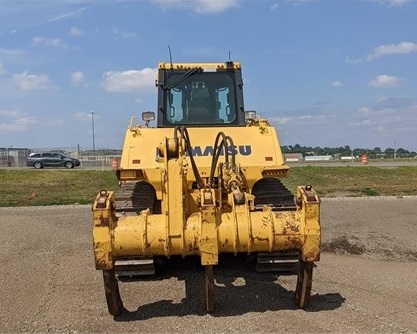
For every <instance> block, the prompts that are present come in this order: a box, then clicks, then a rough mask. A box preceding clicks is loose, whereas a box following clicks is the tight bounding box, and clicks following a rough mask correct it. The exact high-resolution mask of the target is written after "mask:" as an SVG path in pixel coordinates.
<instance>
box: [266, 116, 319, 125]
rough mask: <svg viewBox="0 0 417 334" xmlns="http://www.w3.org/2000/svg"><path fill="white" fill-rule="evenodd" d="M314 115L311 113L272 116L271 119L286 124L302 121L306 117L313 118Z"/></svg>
mask: <svg viewBox="0 0 417 334" xmlns="http://www.w3.org/2000/svg"><path fill="white" fill-rule="evenodd" d="M312 118H313V116H311V115H301V116H297V117H285V116H284V117H272V118H271V120H272V122H273V123H276V124H286V123H298V122H300V121H304V120H306V119H312Z"/></svg>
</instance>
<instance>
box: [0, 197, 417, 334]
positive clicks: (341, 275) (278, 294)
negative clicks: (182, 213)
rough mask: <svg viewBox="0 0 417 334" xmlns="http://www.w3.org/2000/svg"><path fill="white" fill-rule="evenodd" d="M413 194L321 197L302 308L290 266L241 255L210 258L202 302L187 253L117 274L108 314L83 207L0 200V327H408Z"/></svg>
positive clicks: (415, 302) (416, 249)
mask: <svg viewBox="0 0 417 334" xmlns="http://www.w3.org/2000/svg"><path fill="white" fill-rule="evenodd" d="M416 213H417V198H415V197H405V198H360V199H359V198H336V199H323V201H322V234H323V253H322V259H321V261H320V262H318V263H317V268H315V270H314V279H313V290H312V301H311V305H310V307H309V308H308V309H307V310H306V311H303V310H299V309H296V308H295V307H294V305H293V303H292V298H293V289H294V287H295V276H277V275H273V274H269V273H267V274H264V273H263V274H261V273H256V272H253V271H252V270H250V268H249V265H248V262H247V261H245V259H244V258H242V259H240V258H238V259H236V258H233V257H222V258H221V264H220V265H219V266H218V267H216V268H215V273H214V274H215V279H216V310H215V312H214V313H213V314H212V315H208V314H206V313H205V311H204V309H205V307H204V289H203V286H204V285H203V282H204V281H203V277H204V275H203V274H204V272H203V270H202V269H201V268H200V266H199V265H198V259H197V260H196V259H195V258H190V259H186V260H179V259H173V260H172V261H170V262H169V263H167V265H166V266H165V267H164V271H163V272H162V273H161V274H160V275H158V276H157V277H156V278H154V279H152V280H151V279H144V280H141V281H136V282H121V283H120V288H121V294H122V298H123V299H124V302H125V306H126V307H127V309H128V310H129V312H128V313H127V314H125V315H123V316H121V317H117V318H116V319H114V318H113V317H111V316H110V315H109V314H108V312H107V307H106V304H105V297H104V290H103V282H102V276H101V273H100V272H98V271H96V270H95V269H94V260H93V252H92V235H91V228H92V213H91V208H90V207H89V206H56V207H31V208H0V227H1V232H0V277H1V284H0V301H1V302H0V332H8V333H10V332H68V333H79V332H90V333H92V332H95V333H97V332H101V333H103V332H143V333H150V332H158V333H167V332H170V333H174V332H181V333H196V332H197V333H198V332H216V333H217V332H224V333H231V332H236V333H237V332H239V333H255V332H292V333H305V332H309V333H311V332H316V333H318V332H319V333H322V332H344V333H345V332H355V333H365V332H366V333H368V332H377V333H400V332H405V333H407V332H408V333H413V332H414V333H415V332H417V299H416V296H417V284H416V282H417V242H416V235H417V220H416Z"/></svg>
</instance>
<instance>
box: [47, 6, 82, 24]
mask: <svg viewBox="0 0 417 334" xmlns="http://www.w3.org/2000/svg"><path fill="white" fill-rule="evenodd" d="M86 9H87V7H82V8H79V9H77V10H75V11H72V12H67V13H62V14H59V15H57V16H55V17H53V18H52V19H50V20H49V22H55V21H61V20H63V19H66V18H68V17H71V16H75V15H78V14H81V13H82V12H83V11H85V10H86Z"/></svg>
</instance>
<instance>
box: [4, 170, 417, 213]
mask: <svg viewBox="0 0 417 334" xmlns="http://www.w3.org/2000/svg"><path fill="white" fill-rule="evenodd" d="M283 181H284V184H285V185H286V186H287V187H288V189H290V190H291V191H294V190H295V189H296V186H297V185H307V184H311V185H312V186H313V188H314V189H315V190H316V191H317V193H318V194H319V195H320V196H322V197H336V196H407V195H417V167H416V166H408V167H395V168H379V167H364V168H363V167H362V168H361V167H350V166H344V167H324V166H319V167H314V166H308V167H292V168H291V169H290V172H289V176H288V177H287V178H286V179H284V180H283ZM117 188H118V182H117V178H116V176H115V174H114V172H113V171H111V170H105V171H94V170H64V169H62V170H61V169H56V170H33V169H30V170H12V169H10V170H0V189H1V197H0V206H1V207H6V206H40V205H60V204H89V203H92V202H93V200H94V198H95V196H96V195H97V193H98V192H99V190H101V189H107V190H117Z"/></svg>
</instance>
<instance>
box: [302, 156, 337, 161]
mask: <svg viewBox="0 0 417 334" xmlns="http://www.w3.org/2000/svg"><path fill="white" fill-rule="evenodd" d="M333 159H334V158H333V157H332V156H331V155H306V156H305V157H304V160H305V161H329V160H333Z"/></svg>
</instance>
